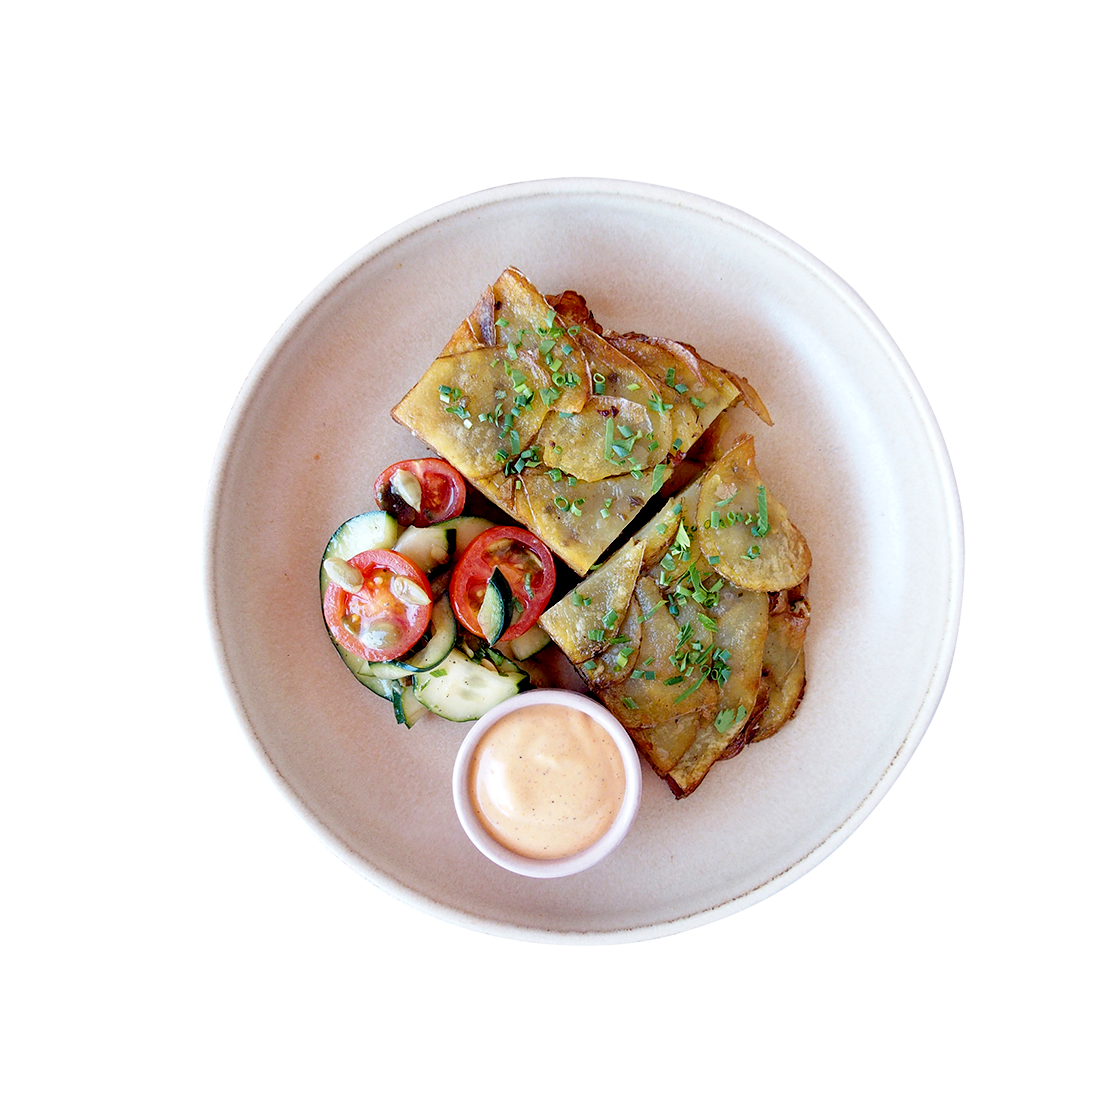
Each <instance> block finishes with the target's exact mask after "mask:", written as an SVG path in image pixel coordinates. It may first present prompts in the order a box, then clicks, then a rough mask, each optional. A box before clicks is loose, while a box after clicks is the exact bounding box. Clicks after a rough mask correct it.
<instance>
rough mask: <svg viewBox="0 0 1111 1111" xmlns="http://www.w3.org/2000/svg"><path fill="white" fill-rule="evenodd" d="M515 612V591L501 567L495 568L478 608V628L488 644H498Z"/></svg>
mask: <svg viewBox="0 0 1111 1111" xmlns="http://www.w3.org/2000/svg"><path fill="white" fill-rule="evenodd" d="M512 612H513V589H512V588H511V587H510V585H509V581H508V579H506V577H505V576H504V575H503V574H502V572H501V568H500V567H495V568H494V573H493V574H492V575H491V576H490V581H489V582H488V583H487V584H486V592H485V593H484V594H483V596H482V605H481V606H479V607H478V613H477V614H475V616H476V617H477V618H478V627H479V628H480V629H481V630H482V635H483V636H484V637H485V638H486V643H487V644H497V642H498V641H499V640H501V638H502V634H503V633H504V632H505V630H506V628H507V627H508V625H509V616H510V614H511V613H512Z"/></svg>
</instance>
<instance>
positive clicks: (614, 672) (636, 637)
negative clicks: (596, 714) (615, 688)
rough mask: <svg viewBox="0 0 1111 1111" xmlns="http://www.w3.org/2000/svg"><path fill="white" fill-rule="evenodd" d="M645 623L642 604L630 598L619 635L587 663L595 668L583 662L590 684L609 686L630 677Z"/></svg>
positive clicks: (618, 630)
mask: <svg viewBox="0 0 1111 1111" xmlns="http://www.w3.org/2000/svg"><path fill="white" fill-rule="evenodd" d="M642 624H643V623H642V622H641V620H640V604H639V603H638V602H637V600H636V598H635V597H634V598H630V599H629V608H628V610H626V611H625V620H624V621H622V622H621V624H620V625H619V626H618V629H617V635H616V636H615V637H614V638H613V640H612V641H610V642H609V643H607V645H606V648H605V651H604V652H602V654H601V655H599V656H595V657H594V659H593V660H588V661H587V663H593V664H594V665H595V666H594V667H593V668H589V669H588V668H587V665H586V664H585V663H584V664H583V670H584V671H588V673H589V675H590V685H591V686H592V687H594V688H595V689H598V688H600V687H606V686H609V685H610V684H611V683H620V682H623V681H624V680H625V679H627V678H628V677H629V674H630V672H632V670H633V668H634V667H635V666H636V659H637V655H638V654H639V653H640V629H641V625H642Z"/></svg>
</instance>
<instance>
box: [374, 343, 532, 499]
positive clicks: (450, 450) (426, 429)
mask: <svg viewBox="0 0 1111 1111" xmlns="http://www.w3.org/2000/svg"><path fill="white" fill-rule="evenodd" d="M503 355H504V351H503V350H501V349H493V350H491V349H488V348H481V349H479V350H476V351H467V352H464V353H462V354H459V355H451V356H447V357H445V358H441V359H437V360H436V361H435V362H434V363H433V364H432V366H431V367H429V369H428V370H427V371H426V372H425V374H424V375H423V376H422V377H421V379H420V381H419V382H417V384H416V385H415V386H414V387H413V388H412V389H411V390H410V391H409V392H408V393H407V394H406V395H405V396H404V397H403V398H402V399H401V401H400V402H398V404H397V405H396V406H395V407H394V410H393V417H394V419H395V420H396V421H398V422H399V423H401V424H404V425H405V426H406V427H407V428H410V429H412V431H414V432H415V433H416V434H417V435H418V436H420V438H421V439H422V440H424V442H425V443H426V444H428V446H429V447H431V448H433V449H434V450H436V451H438V452H439V453H440V454H441V455H442V456H443V457H444V458H445V459H448V460H450V461H451V463H452V465H453V466H454V467H455V468H456V469H457V470H459V471H460V472H461V473H462V474H463V475H464V476H465V477H466V478H469V479H471V480H472V481H473V480H475V479H481V478H486V477H487V476H489V475H492V474H495V473H497V472H498V471H499V470H500V469H501V466H502V464H501V462H500V461H499V459H498V457H497V453H498V452H508V451H509V450H510V444H511V442H512V444H514V445H518V448H519V449H523V448H526V447H528V445H529V444H531V443H532V442H533V440H534V439H535V438H536V434H537V432H539V431H540V425H541V423H542V422H543V420H544V416H545V414H546V412H547V409H546V407H545V406H544V404H543V402H542V401H541V400H540V396H539V391H540V389H541V388H542V387H544V386H545V385H546V383H547V382H548V378H547V376H546V374H545V373H544V371H543V370H542V369H541V368H540V367H539V366H538V365H537V364H536V363H535V362H533V361H532V360H531V359H530V358H529V357H528V356H527V355H525V354H524V353H521V356H520V357H519V358H518V359H517V360H516V362H515V364H514V366H515V368H516V369H517V370H518V371H519V372H520V374H521V375H522V376H523V378H524V381H525V386H526V388H527V389H530V390H531V391H532V393H533V397H532V400H531V402H530V404H529V406H528V407H527V408H523V409H521V410H520V411H519V413H518V415H517V416H516V418H515V419H514V420H513V422H512V432H513V433H515V434H516V439H515V440H512V441H511V436H510V435H503V431H504V429H503V428H502V425H501V423H499V422H497V421H496V420H494V419H490V418H491V416H496V415H497V414H498V413H499V412H500V413H501V414H502V415H503V421H504V414H506V413H508V412H509V410H510V409H511V408H512V406H513V404H514V402H513V398H514V396H515V394H514V390H513V387H512V382H511V380H510V379H509V378H508V377H507V375H506V374H504V373H503V372H502V370H501V369H500V367H501V364H500V363H499V364H498V366H492V365H491V363H492V361H493V360H495V359H501V358H502V357H503ZM499 394H501V396H500V397H499V396H498V395H499ZM449 410H451V411H450V412H449ZM484 416H485V417H486V419H483V418H484Z"/></svg>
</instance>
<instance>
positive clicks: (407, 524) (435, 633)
mask: <svg viewBox="0 0 1111 1111" xmlns="http://www.w3.org/2000/svg"><path fill="white" fill-rule="evenodd" d="M375 501H376V502H377V504H378V506H379V508H378V509H376V510H371V511H369V512H367V513H362V514H360V515H359V516H357V517H352V518H351V519H350V520H349V521H345V522H344V523H343V524H342V525H340V527H339V528H338V529H336V531H335V533H334V534H333V535H332V538H331V540H329V541H328V546H327V548H325V550H324V556H323V558H322V561H321V568H320V590H321V599H322V603H323V609H324V620H325V622H326V623H327V626H328V632H329V633H330V634H331V637H332V642H333V644H334V645H335V647H336V650H337V651H338V652H339V654H340V657H341V658H342V659H343V661H344V663H345V664H347V666H348V668H349V669H350V670H351V672H352V674H353V675H354V676H355V678H356V679H358V680H359V682H360V683H362V684H363V686H365V687H367V688H369V689H370V690H371V691H373V692H374V693H375V694H377V695H379V696H380V697H382V698H386V699H389V700H390V701H391V702H392V703H393V708H394V715H395V717H396V718H397V721H398V723H399V724H402V725H405V726H412V725H413V724H414V723H415V722H416V721H418V720H419V719H420V718H421V717H423V716H424V715H425V714H426V713H429V712H431V713H434V714H437V715H439V716H440V717H442V718H447V719H448V720H450V721H473V720H475V719H477V718H479V717H481V716H482V715H483V714H484V713H486V711H487V710H489V709H491V708H492V707H493V706H496V705H497V704H498V703H499V702H503V701H505V699H507V698H511V697H512V696H513V695H515V694H518V693H519V692H520V691H522V690H524V689H526V687H527V686H528V683H529V677H528V674H527V672H526V671H525V670H524V669H523V668H521V667H520V661H522V660H525V659H528V658H529V657H530V656H532V655H535V654H536V653H537V652H539V651H540V650H541V649H542V648H544V647H545V646H546V645H547V644H548V643H549V637H548V635H547V634H546V633H545V632H544V631H543V630H542V629H541V628H540V627H539V626H538V625H537V624H536V622H537V620H538V619H539V617H540V615H541V614H542V613H543V612H544V609H545V607H546V606H547V605H548V602H549V601H550V599H551V596H552V591H553V589H554V587H555V579H556V569H555V563H554V561H553V559H552V554H551V552H550V551H548V548H547V547H546V546H545V545H544V543H543V542H542V541H541V540H539V539H537V537H535V536H533V534H532V533H531V532H528V531H527V530H526V529H522V528H518V527H516V526H512V525H496V524H494V523H493V522H492V521H488V520H486V519H484V518H482V517H468V516H465V515H463V508H464V503H465V501H466V487H465V485H464V482H463V478H462V476H461V475H460V474H459V472H458V471H457V470H455V468H454V467H452V466H451V465H450V464H449V463H446V462H445V461H444V460H442V459H408V460H404V461H402V462H400V463H395V464H393V465H392V466H391V467H388V468H387V469H386V470H385V471H383V472H382V474H381V475H380V476H379V477H378V481H377V482H376V483H375Z"/></svg>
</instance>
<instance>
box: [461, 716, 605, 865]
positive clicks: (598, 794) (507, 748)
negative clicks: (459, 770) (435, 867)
mask: <svg viewBox="0 0 1111 1111" xmlns="http://www.w3.org/2000/svg"><path fill="white" fill-rule="evenodd" d="M469 787H470V794H471V803H472V805H473V806H474V810H475V813H476V814H477V815H478V820H479V821H480V822H481V823H482V826H483V828H484V829H485V830H486V832H487V833H489V834H490V836H491V837H493V838H494V840H495V841H497V842H498V843H499V844H501V845H504V846H505V847H506V848H507V849H510V850H512V851H513V852H515V853H518V854H519V855H521V856H527V857H531V858H533V859H535V860H556V859H559V858H561V857H566V856H573V855H574V854H575V853H578V852H582V851H583V849H586V848H589V847H590V846H591V845H593V844H594V842H595V841H597V840H598V839H599V838H600V837H601V836H602V835H603V834H604V833H605V832H606V830H608V829H609V828H610V826H611V825H613V822H614V819H615V818H616V817H617V813H618V811H619V810H620V809H621V803H622V800H623V799H624V797H625V767H624V764H623V763H622V759H621V753H620V751H619V750H618V748H617V745H616V744H614V742H613V738H612V737H610V735H609V733H608V732H607V731H606V730H605V728H604V727H603V726H601V725H600V724H599V723H598V722H596V721H595V720H594V719H593V718H592V717H591V716H590V715H589V714H585V713H583V712H582V711H581V710H576V709H572V708H571V707H569V706H553V705H538V706H525V707H522V708H521V709H519V710H514V711H512V712H511V713H508V714H506V715H505V717H503V718H501V719H500V720H499V721H496V722H495V723H494V724H493V725H492V726H491V727H490V728H489V729H488V730H487V731H486V733H485V735H484V736H483V737H482V739H481V740H480V741H479V743H478V746H477V747H476V749H475V753H474V758H473V760H472V762H471V772H470V783H469Z"/></svg>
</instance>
